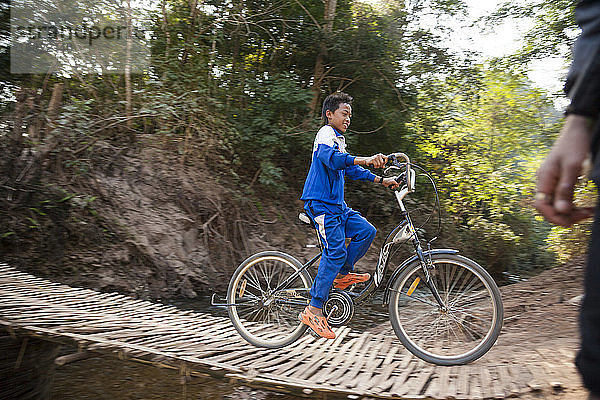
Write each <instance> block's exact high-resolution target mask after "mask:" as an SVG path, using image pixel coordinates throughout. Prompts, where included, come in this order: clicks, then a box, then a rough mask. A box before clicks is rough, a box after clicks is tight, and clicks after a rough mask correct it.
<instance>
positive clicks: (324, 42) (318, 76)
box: [309, 0, 337, 115]
mask: <svg viewBox="0 0 600 400" xmlns="http://www.w3.org/2000/svg"><path fill="white" fill-rule="evenodd" d="M336 7H337V0H325V12H324V13H323V16H324V20H325V23H324V24H323V28H322V38H321V43H319V52H318V53H317V60H316V62H315V72H314V74H313V83H312V86H311V90H312V92H313V97H312V100H311V102H310V105H309V109H310V114H311V115H315V114H316V112H317V107H318V105H319V97H320V96H321V85H322V84H323V78H324V75H325V60H326V58H327V46H328V42H329V39H330V38H331V34H332V32H333V21H334V19H335V10H336Z"/></svg>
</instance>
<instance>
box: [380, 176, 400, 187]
mask: <svg viewBox="0 0 600 400" xmlns="http://www.w3.org/2000/svg"><path fill="white" fill-rule="evenodd" d="M381 184H382V185H383V186H385V187H386V188H389V189H398V188H399V187H400V184H399V183H398V182H396V179H395V178H383V182H381Z"/></svg>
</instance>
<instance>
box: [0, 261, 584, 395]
mask: <svg viewBox="0 0 600 400" xmlns="http://www.w3.org/2000/svg"><path fill="white" fill-rule="evenodd" d="M0 299H2V300H1V301H0V327H4V329H6V330H8V331H9V332H10V333H11V335H17V336H33V337H37V338H43V339H45V340H49V341H54V342H58V343H65V344H73V343H75V344H77V345H78V346H79V349H80V350H81V351H88V352H97V353H102V354H111V355H114V356H115V357H118V358H120V359H129V360H134V361H138V362H144V363H151V364H154V365H156V366H158V367H166V368H177V369H179V370H180V372H181V373H182V374H184V375H187V376H194V375H202V376H206V375H207V374H210V375H213V376H217V377H223V378H228V379H234V380H239V381H243V382H246V383H248V384H250V385H255V386H261V387H268V388H269V389H271V390H275V391H284V392H286V391H287V392H295V393H298V394H303V395H313V396H315V395H318V396H323V397H324V396H325V394H326V396H333V397H336V395H341V396H344V397H346V396H348V395H350V398H358V397H354V396H369V397H377V398H404V399H406V398H433V399H448V398H453V399H483V398H505V397H518V396H521V395H523V394H526V393H529V392H531V391H538V392H539V391H541V392H542V393H546V392H548V391H550V392H551V391H552V389H553V387H554V388H556V387H558V386H561V387H562V386H564V384H565V382H569V381H573V376H574V375H575V371H574V370H573V366H572V364H571V359H570V356H572V355H570V354H569V355H568V356H567V357H565V355H564V354H562V355H561V354H558V355H557V354H555V355H553V356H552V357H553V358H548V357H547V356H544V354H540V352H538V353H536V354H538V355H539V356H536V357H533V358H529V359H525V360H520V362H519V363H514V362H510V361H502V360H500V361H499V360H498V359H496V358H494V360H491V359H490V358H491V356H489V355H486V356H485V357H484V358H482V359H481V360H478V361H477V362H475V363H472V364H470V365H466V366H460V367H437V366H434V365H430V364H427V363H424V362H422V361H420V360H419V359H417V358H415V357H413V356H412V355H411V354H409V353H408V352H407V351H406V350H405V349H404V348H403V347H402V345H401V344H400V342H399V341H398V340H397V338H396V337H395V336H393V335H391V334H390V333H389V332H386V333H382V334H377V335H375V334H371V333H367V332H357V331H354V330H351V329H350V328H348V327H343V328H340V329H337V335H338V337H337V338H336V339H335V340H334V341H325V340H324V339H318V340H317V339H315V338H313V337H312V336H310V335H305V336H304V337H302V338H301V339H300V340H299V341H298V342H296V343H294V344H292V345H291V346H289V347H287V348H284V349H279V350H267V349H259V348H255V347H253V346H251V345H249V344H247V343H246V342H245V341H244V340H243V339H241V337H240V336H238V334H237V333H236V332H235V329H234V328H233V326H232V325H231V323H230V321H229V319H227V318H222V317H216V316H211V315H208V314H203V313H197V312H191V311H181V310H178V309H177V308H175V307H171V306H166V305H161V304H155V303H151V302H148V301H141V300H134V299H131V298H129V297H126V296H123V295H119V294H109V293H99V292H95V291H92V290H88V289H79V288H72V287H69V286H66V285H62V284H57V283H53V282H50V281H48V280H45V279H40V278H36V277H34V276H32V275H29V274H26V273H23V272H20V271H18V270H16V269H14V268H11V267H9V266H7V265H5V264H0Z"/></svg>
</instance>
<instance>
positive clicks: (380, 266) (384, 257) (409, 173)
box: [274, 153, 458, 309]
mask: <svg viewBox="0 0 600 400" xmlns="http://www.w3.org/2000/svg"><path fill="white" fill-rule="evenodd" d="M394 156H395V157H399V158H404V159H405V160H406V185H405V186H404V187H403V188H402V189H401V190H399V191H396V192H394V193H395V195H396V200H397V201H398V205H399V206H400V212H401V218H402V221H401V222H400V224H398V225H397V226H396V227H395V228H394V229H393V230H392V231H391V232H390V233H389V234H388V235H387V237H386V239H385V241H384V244H383V246H381V249H380V251H379V259H378V261H377V267H376V268H375V273H374V275H373V277H372V278H371V280H369V282H368V283H367V286H366V287H365V288H364V289H363V290H362V291H361V292H360V293H358V294H356V295H354V297H353V299H352V300H353V302H354V303H355V304H357V305H359V304H361V303H362V302H364V301H365V300H366V299H368V298H369V297H370V296H371V295H372V294H373V293H374V292H375V291H376V290H377V289H378V288H379V287H380V286H381V283H382V281H383V278H384V276H385V272H386V271H387V268H388V261H389V254H390V251H391V248H392V246H393V245H395V244H400V243H404V242H406V241H407V240H409V239H412V244H413V247H414V249H415V255H414V256H413V257H412V258H410V259H408V260H406V261H405V262H404V263H402V264H401V266H400V267H399V268H398V269H396V271H394V273H393V274H392V276H391V277H390V279H389V281H388V285H387V287H386V290H385V294H384V298H383V304H386V303H387V299H388V298H389V287H390V285H391V283H392V282H393V280H394V278H395V277H396V276H397V275H398V274H399V273H400V272H401V271H402V269H404V268H405V267H406V266H408V265H409V264H410V263H411V262H413V261H415V260H419V263H420V264H421V267H422V268H423V272H424V274H425V277H426V279H425V282H424V283H425V284H426V285H427V287H429V289H430V290H431V292H432V294H433V296H434V298H435V299H436V301H437V302H438V304H439V306H440V308H441V309H445V308H446V305H445V304H444V302H443V300H442V299H441V297H440V295H439V293H438V291H437V288H436V287H435V285H434V284H433V282H432V281H431V276H430V274H429V269H430V268H433V266H432V265H431V259H430V257H431V254H439V253H450V254H456V253H458V251H456V250H450V249H440V250H427V251H423V248H422V246H421V242H420V240H419V237H418V235H417V232H416V230H415V227H414V225H413V223H412V220H411V219H410V215H409V213H408V211H407V210H406V207H405V206H404V202H403V200H404V198H405V197H406V195H408V194H409V193H411V192H413V191H414V187H415V176H416V174H415V172H414V170H412V169H411V168H410V160H409V159H408V156H406V155H405V154H403V153H396V154H394ZM315 233H316V235H317V240H318V245H317V247H318V248H319V250H321V251H322V250H323V245H322V243H321V240H320V237H319V233H318V231H316V232H315ZM321 254H322V253H319V254H317V255H316V256H315V257H313V258H312V259H310V260H309V261H308V262H306V263H305V264H304V265H303V266H302V268H300V270H298V271H296V272H295V273H293V274H292V275H290V276H289V277H288V278H287V279H286V280H285V281H283V282H282V283H281V284H279V285H278V286H277V287H276V288H275V289H274V291H278V290H283V289H286V288H287V286H288V285H289V284H290V283H291V282H293V281H294V279H296V277H298V275H299V274H300V273H301V271H303V270H306V269H308V268H309V267H310V266H311V265H313V264H314V263H315V262H316V261H317V260H318V259H319V258H320V257H321Z"/></svg>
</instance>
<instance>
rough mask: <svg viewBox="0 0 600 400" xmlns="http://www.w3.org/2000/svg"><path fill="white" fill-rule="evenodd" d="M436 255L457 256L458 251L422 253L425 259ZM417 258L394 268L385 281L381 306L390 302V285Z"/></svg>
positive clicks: (443, 250)
mask: <svg viewBox="0 0 600 400" xmlns="http://www.w3.org/2000/svg"><path fill="white" fill-rule="evenodd" d="M437 254H458V250H454V249H433V250H427V251H424V252H423V256H425V257H429V255H437ZM418 259H419V258H418V256H417V255H414V256H412V257H411V258H409V259H407V260H405V261H404V262H403V263H402V264H400V266H399V267H398V268H396V269H395V270H394V272H393V273H392V276H390V278H389V279H388V281H387V284H386V285H385V290H384V292H383V300H382V303H381V305H383V306H385V305H387V304H389V302H390V288H391V287H392V285H393V284H394V281H395V280H396V279H397V278H398V275H400V273H401V272H402V271H404V268H406V267H407V266H408V265H410V264H412V263H414V262H415V261H418Z"/></svg>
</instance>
